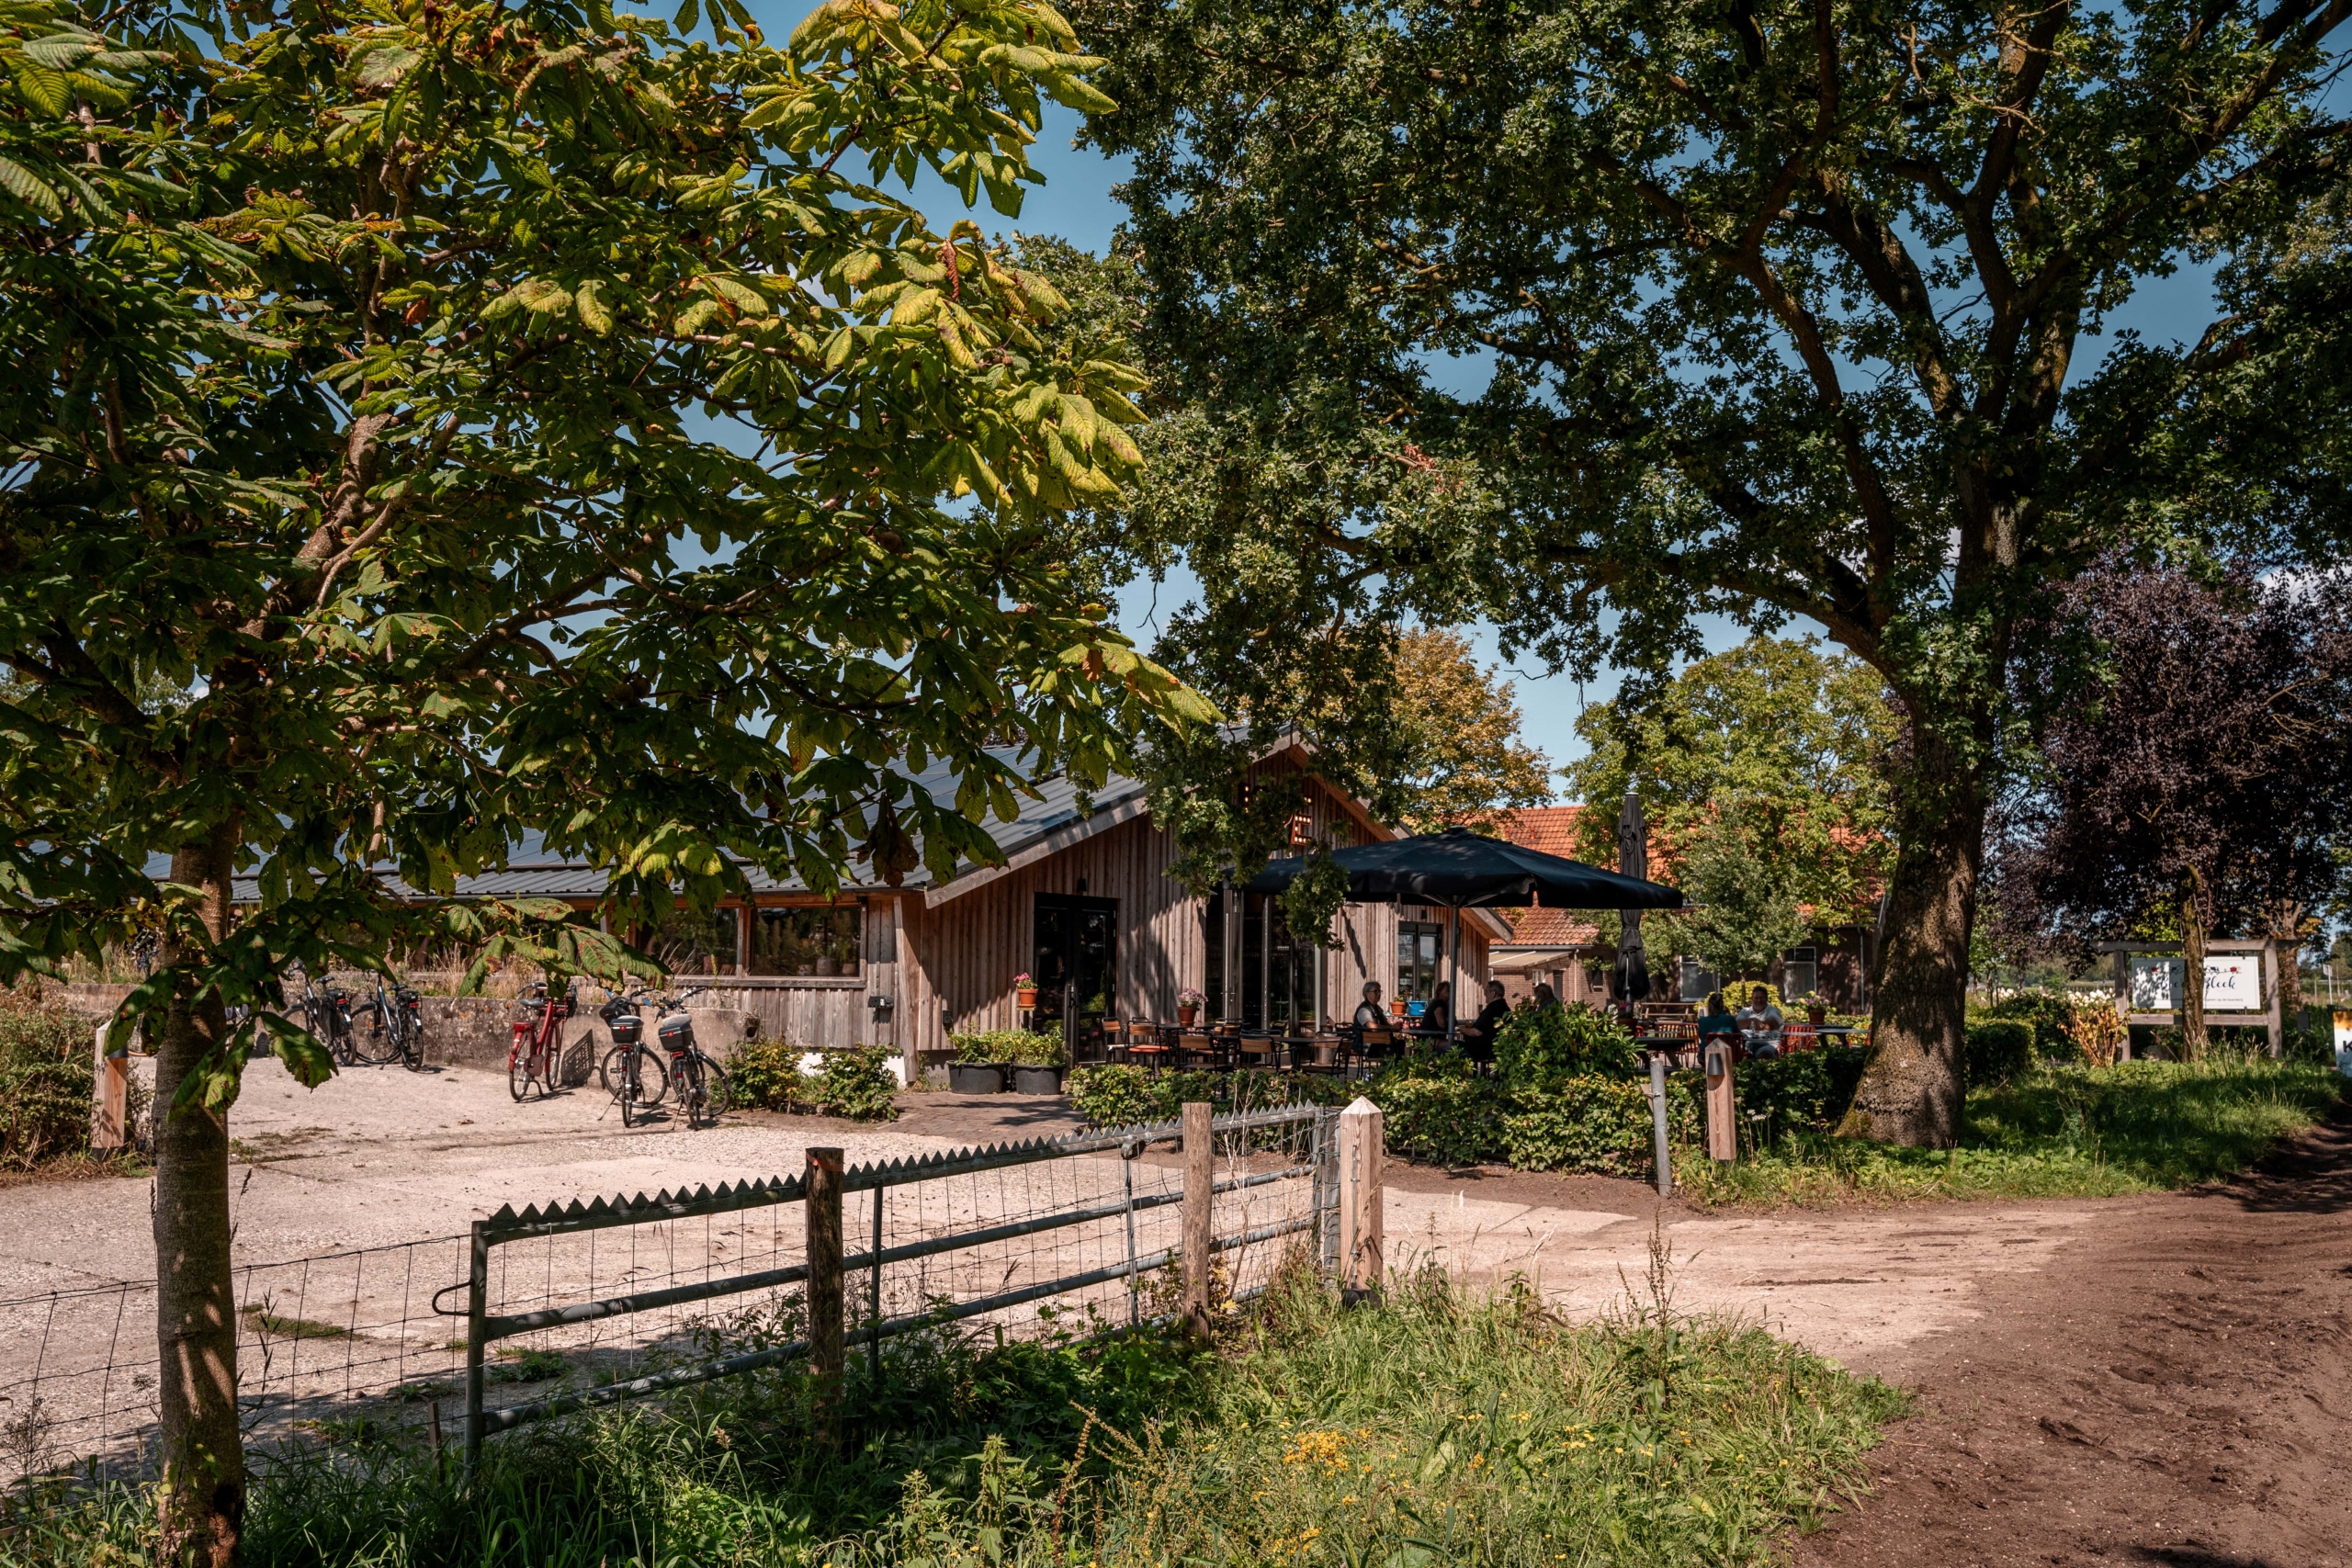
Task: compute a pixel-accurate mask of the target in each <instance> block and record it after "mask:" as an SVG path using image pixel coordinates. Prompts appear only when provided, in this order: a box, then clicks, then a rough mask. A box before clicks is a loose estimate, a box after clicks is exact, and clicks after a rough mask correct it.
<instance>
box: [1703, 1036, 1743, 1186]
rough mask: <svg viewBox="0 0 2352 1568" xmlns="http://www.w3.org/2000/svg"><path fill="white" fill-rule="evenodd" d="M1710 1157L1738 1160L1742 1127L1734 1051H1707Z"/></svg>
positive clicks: (1718, 1046) (1718, 1048)
mask: <svg viewBox="0 0 2352 1568" xmlns="http://www.w3.org/2000/svg"><path fill="white" fill-rule="evenodd" d="M1706 1060H1707V1157H1708V1158H1709V1159H1718V1160H1735V1159H1737V1158H1738V1157H1739V1124H1738V1121H1737V1112H1736V1110H1735V1108H1734V1105H1733V1101H1732V1092H1731V1047H1730V1046H1729V1045H1726V1044H1723V1043H1714V1044H1711V1045H1709V1046H1708V1047H1707V1058H1706Z"/></svg>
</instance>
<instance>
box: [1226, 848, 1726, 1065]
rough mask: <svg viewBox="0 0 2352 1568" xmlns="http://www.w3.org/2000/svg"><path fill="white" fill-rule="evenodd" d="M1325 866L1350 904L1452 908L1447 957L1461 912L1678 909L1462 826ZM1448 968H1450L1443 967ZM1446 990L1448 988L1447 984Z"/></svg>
mask: <svg viewBox="0 0 2352 1568" xmlns="http://www.w3.org/2000/svg"><path fill="white" fill-rule="evenodd" d="M1331 861H1332V863H1334V864H1336V865H1338V866H1339V867H1340V869H1341V870H1343V871H1345V872H1346V873H1347V874H1348V901H1349V902H1350V903H1354V904H1434V905H1437V906H1439V907H1440V908H1445V909H1448V910H1451V911H1452V912H1453V913H1452V917H1451V919H1452V924H1453V931H1452V932H1451V933H1450V934H1449V936H1448V938H1447V943H1448V945H1447V948H1446V953H1447V956H1448V958H1449V959H1451V957H1452V955H1453V952H1454V947H1453V944H1454V943H1455V942H1458V941H1459V940H1460V933H1461V925H1462V911H1463V910H1464V909H1518V908H1529V907H1531V906H1532V907H1536V908H1546V909H1679V908H1682V895H1681V894H1680V893H1679V892H1678V891H1676V890H1675V889H1674V888H1671V887H1668V886H1665V885H1664V884H1662V883H1657V882H1644V881H1642V880H1641V879H1639V878H1638V877H1632V876H1622V875H1620V874H1617V873H1616V872H1613V871H1603V870H1602V869H1600V867H1599V866H1597V865H1587V864H1585V863H1583V862H1582V861H1573V860H1568V859H1566V858H1565V857H1563V856H1560V855H1547V854H1545V853H1544V852H1542V851H1540V850H1531V849H1525V848H1522V847H1521V846H1520V845H1518V844H1513V843H1508V842H1506V841H1505V840H1501V839H1490V838H1488V837H1487V836H1486V835H1485V834H1483V833H1474V832H1472V831H1470V829H1467V828H1448V829H1446V830H1445V831H1444V832H1442V833H1420V834H1416V835H1414V836H1413V837H1411V838H1405V839H1391V840H1388V841H1387V842H1386V843H1381V844H1355V845H1351V847H1349V848H1347V849H1343V850H1334V851H1332V852H1331ZM1305 870H1306V857H1305V856H1303V855H1299V856H1294V857H1292V858H1290V859H1288V860H1278V861H1271V862H1269V863H1267V865H1266V869H1265V870H1263V871H1261V872H1260V873H1259V874H1257V875H1256V876H1254V877H1252V878H1250V885H1249V889H1248V890H1249V891H1250V892H1252V893H1279V892H1281V891H1282V890H1283V888H1285V887H1288V886H1290V885H1291V883H1292V882H1293V881H1295V879H1296V878H1297V876H1298V874H1300V873H1301V872H1303V871H1305ZM1449 966H1450V965H1449ZM1447 988H1448V991H1449V992H1451V990H1452V987H1450V986H1449V987H1447ZM1445 1037H1446V1040H1447V1042H1448V1043H1452V1041H1453V1009H1452V1008H1450V1007H1449V1008H1448V1009H1447V1010H1446V1019H1445Z"/></svg>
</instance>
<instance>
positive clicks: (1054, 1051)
mask: <svg viewBox="0 0 2352 1568" xmlns="http://www.w3.org/2000/svg"><path fill="white" fill-rule="evenodd" d="M947 1043H949V1044H950V1045H953V1046H954V1047H955V1048H956V1058H955V1059H956V1061H958V1062H964V1063H969V1064H973V1065H976V1066H1004V1065H1006V1064H1017V1065H1019V1066H1027V1067H1064V1066H1069V1050H1068V1049H1067V1048H1066V1047H1065V1046H1064V1045H1063V1044H1062V1031H1061V1025H1060V1024H1049V1025H1047V1026H1046V1028H1045V1029H1043V1030H1028V1029H981V1030H975V1031H973V1032H970V1033H968V1034H951V1035H949V1036H948V1037H947Z"/></svg>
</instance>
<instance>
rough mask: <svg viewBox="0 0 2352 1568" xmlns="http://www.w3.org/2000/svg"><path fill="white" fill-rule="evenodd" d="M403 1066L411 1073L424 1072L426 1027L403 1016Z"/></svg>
mask: <svg viewBox="0 0 2352 1568" xmlns="http://www.w3.org/2000/svg"><path fill="white" fill-rule="evenodd" d="M401 1066H404V1067H406V1068H407V1069H408V1070H409V1071H410V1072H413V1073H421V1072H423V1071H424V1024H422V1023H420V1022H418V1021H416V1020H415V1019H413V1018H410V1017H408V1016H407V1015H406V1014H405V1013H403V1014H401Z"/></svg>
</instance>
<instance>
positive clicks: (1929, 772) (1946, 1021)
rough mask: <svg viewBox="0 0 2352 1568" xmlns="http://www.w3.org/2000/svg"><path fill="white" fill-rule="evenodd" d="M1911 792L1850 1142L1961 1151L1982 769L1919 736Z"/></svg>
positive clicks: (1904, 798)
mask: <svg viewBox="0 0 2352 1568" xmlns="http://www.w3.org/2000/svg"><path fill="white" fill-rule="evenodd" d="M1914 748H1915V750H1914V760H1913V772H1912V778H1911V780H1910V781H1909V784H1910V787H1908V788H1905V789H1903V790H1901V791H1899V792H1898V794H1897V800H1898V802H1899V803H1900V804H1899V805H1898V807H1897V809H1898V818H1897V827H1898V831H1899V833H1900V841H1901V844H1902V852H1901V855H1900V857H1899V858H1898V859H1897V860H1896V862H1895V865H1894V882H1893V884H1892V886H1890V888H1889V889H1888V892H1889V897H1888V901H1887V920H1886V938H1885V941H1884V942H1882V943H1881V944H1880V947H1879V953H1878V972H1877V975H1876V976H1875V977H1874V978H1873V980H1872V982H1871V1040H1872V1044H1871V1057H1870V1062H1869V1064H1868V1066H1865V1067H1864V1068H1863V1069H1862V1080H1861V1082H1860V1085H1859V1086H1857V1087H1856V1089H1855V1090H1854V1104H1853V1109H1852V1110H1850V1111H1848V1112H1847V1113H1846V1119H1845V1121H1844V1122H1841V1123H1840V1124H1839V1125H1838V1133H1839V1134H1841V1135H1843V1136H1847V1137H1860V1138H1871V1139H1875V1140H1877V1141H1879V1142H1881V1143H1889V1144H1903V1145H1909V1146H1910V1147H1913V1148H1933V1149H1948V1148H1951V1147H1954V1146H1955V1145H1958V1144H1959V1142H1960V1126H1961V1108H1962V1100H1964V1099H1965V1097H1966V1083H1965V1081H1964V1079H1963V1077H1962V1062H1963V1053H1962V1044H1963V1039H1964V1035H1965V1032H1966V1029H1967V1018H1968V938H1969V932H1970V931H1971V929H1972V928H1973V923H1974V921H1975V918H1976V880H1977V874H1978V872H1979V871H1980V869H1981V868H1982V866H1983V864H1984V860H1985V796H1984V789H1983V783H1982V779H1981V777H1980V775H1979V773H1978V772H1977V771H1976V769H1975V768H1974V767H1973V765H1972V764H1970V763H1968V762H1965V761H1962V759H1961V757H1960V756H1958V755H1957V754H1956V753H1955V752H1954V751H1953V750H1951V748H1950V747H1949V746H1947V745H1945V744H1943V743H1942V742H1941V741H1939V740H1938V739H1935V738H1933V737H1923V736H1921V735H1920V734H1919V733H1918V732H1917V731H1915V734H1914Z"/></svg>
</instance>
